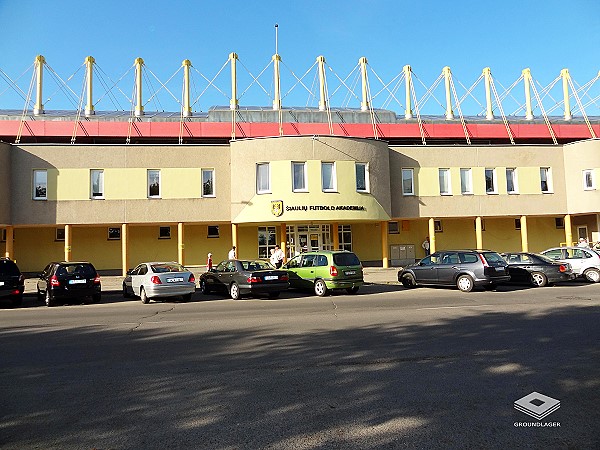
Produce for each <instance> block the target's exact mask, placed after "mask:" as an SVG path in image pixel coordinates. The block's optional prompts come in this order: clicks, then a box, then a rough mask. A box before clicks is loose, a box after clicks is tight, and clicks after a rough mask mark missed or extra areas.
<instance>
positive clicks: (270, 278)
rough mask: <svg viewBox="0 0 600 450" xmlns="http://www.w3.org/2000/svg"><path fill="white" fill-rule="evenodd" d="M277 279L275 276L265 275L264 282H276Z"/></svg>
mask: <svg viewBox="0 0 600 450" xmlns="http://www.w3.org/2000/svg"><path fill="white" fill-rule="evenodd" d="M278 278H279V277H278V276H277V275H266V276H265V281H271V280H277V279H278Z"/></svg>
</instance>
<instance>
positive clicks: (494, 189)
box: [485, 169, 498, 194]
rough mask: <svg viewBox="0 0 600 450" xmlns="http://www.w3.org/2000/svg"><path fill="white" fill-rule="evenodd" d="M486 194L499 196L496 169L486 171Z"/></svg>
mask: <svg viewBox="0 0 600 450" xmlns="http://www.w3.org/2000/svg"><path fill="white" fill-rule="evenodd" d="M485 192H486V194H497V193H498V183H497V181H496V169H485Z"/></svg>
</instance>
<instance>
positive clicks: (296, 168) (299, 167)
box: [292, 162, 308, 192]
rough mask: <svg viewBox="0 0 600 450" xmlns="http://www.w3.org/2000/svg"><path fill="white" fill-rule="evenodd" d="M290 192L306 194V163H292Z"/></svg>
mask: <svg viewBox="0 0 600 450" xmlns="http://www.w3.org/2000/svg"><path fill="white" fill-rule="evenodd" d="M292 190H293V191H294V192H308V174H307V171H306V162H293V163H292Z"/></svg>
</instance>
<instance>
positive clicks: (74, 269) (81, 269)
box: [56, 264, 96, 278]
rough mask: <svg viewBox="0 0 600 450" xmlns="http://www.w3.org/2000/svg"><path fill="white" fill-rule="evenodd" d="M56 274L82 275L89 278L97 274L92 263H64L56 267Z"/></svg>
mask: <svg viewBox="0 0 600 450" xmlns="http://www.w3.org/2000/svg"><path fill="white" fill-rule="evenodd" d="M56 275H57V276H69V275H80V276H83V277H88V278H89V277H94V276H96V271H95V270H94V268H93V267H92V266H91V265H90V264H62V265H61V266H59V267H58V269H56Z"/></svg>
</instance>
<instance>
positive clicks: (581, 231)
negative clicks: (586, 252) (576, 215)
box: [577, 225, 588, 242]
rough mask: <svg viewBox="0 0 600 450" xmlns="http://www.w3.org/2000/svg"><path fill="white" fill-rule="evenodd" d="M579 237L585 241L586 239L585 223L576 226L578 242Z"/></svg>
mask: <svg viewBox="0 0 600 450" xmlns="http://www.w3.org/2000/svg"><path fill="white" fill-rule="evenodd" d="M580 238H584V239H585V240H586V241H587V240H588V229H587V225H585V226H582V227H577V241H578V242H579V239H580Z"/></svg>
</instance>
